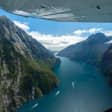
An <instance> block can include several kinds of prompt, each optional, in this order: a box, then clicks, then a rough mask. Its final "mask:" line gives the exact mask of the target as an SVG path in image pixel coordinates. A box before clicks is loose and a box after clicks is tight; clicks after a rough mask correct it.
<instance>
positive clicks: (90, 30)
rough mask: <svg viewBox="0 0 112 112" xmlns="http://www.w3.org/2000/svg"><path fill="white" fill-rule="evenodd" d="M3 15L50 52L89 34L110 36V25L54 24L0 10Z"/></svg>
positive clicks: (111, 26) (76, 41) (111, 25)
mask: <svg viewBox="0 0 112 112" xmlns="http://www.w3.org/2000/svg"><path fill="white" fill-rule="evenodd" d="M2 15H5V16H7V17H8V18H9V19H10V20H12V21H13V22H14V23H15V24H16V25H17V26H18V27H20V28H22V29H23V30H25V31H26V32H27V33H28V34H29V35H31V36H32V37H33V38H35V39H36V40H37V41H39V42H41V43H42V44H43V45H44V46H45V47H46V48H48V49H50V50H52V51H60V50H62V49H63V48H65V47H67V46H69V45H71V44H76V43H78V42H80V41H83V40H85V39H87V38H88V36H90V35H91V34H94V33H97V32H102V33H105V35H109V36H110V35H112V23H84V22H80V23H79V22H55V21H50V20H44V19H39V18H31V17H21V16H17V15H14V14H10V13H8V12H6V11H4V10H2V9H0V16H2Z"/></svg>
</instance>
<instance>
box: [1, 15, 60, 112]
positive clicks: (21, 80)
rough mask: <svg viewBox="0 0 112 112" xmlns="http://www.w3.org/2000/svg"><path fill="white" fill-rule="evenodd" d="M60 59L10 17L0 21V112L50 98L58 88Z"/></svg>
mask: <svg viewBox="0 0 112 112" xmlns="http://www.w3.org/2000/svg"><path fill="white" fill-rule="evenodd" d="M57 64H59V59H57V58H55V56H54V55H53V54H52V53H51V52H50V51H49V50H47V49H46V48H45V47H43V46H42V45H41V44H40V43H39V42H37V41H36V40H35V39H33V38H32V37H31V36H29V35H28V34H27V33H26V32H25V31H23V30H22V29H20V28H19V27H17V26H16V25H15V24H14V23H13V22H11V21H10V20H9V19H8V18H7V17H5V16H2V17H0V101H1V102H0V112H16V109H17V108H19V107H20V106H21V105H22V104H23V103H25V102H26V101H28V100H31V99H35V98H38V97H40V96H42V95H44V94H48V93H49V92H50V91H51V90H52V89H53V88H56V87H57V86H58V84H59V80H58V79H57V77H56V75H55V74H54V73H53V72H52V70H51V69H52V68H53V67H54V66H55V65H57Z"/></svg>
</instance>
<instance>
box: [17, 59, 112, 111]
mask: <svg viewBox="0 0 112 112" xmlns="http://www.w3.org/2000/svg"><path fill="white" fill-rule="evenodd" d="M60 59H61V65H60V66H59V67H57V68H55V70H54V71H55V73H56V74H57V76H58V78H59V79H60V86H59V88H57V89H55V90H53V91H52V92H51V93H50V94H49V95H47V96H44V97H42V98H41V99H40V100H38V101H36V100H35V101H31V102H28V103H26V104H25V105H24V106H23V107H22V108H21V109H20V110H19V112H104V110H105V109H108V108H110V107H112V92H111V90H110V88H109V86H108V85H107V82H106V80H105V78H104V77H103V75H102V74H101V73H100V72H99V71H98V69H96V68H95V67H94V66H92V65H89V64H85V63H80V62H73V61H70V60H69V59H67V58H62V57H61V58H60ZM35 104H38V105H37V106H36V107H35ZM32 107H35V108H32Z"/></svg>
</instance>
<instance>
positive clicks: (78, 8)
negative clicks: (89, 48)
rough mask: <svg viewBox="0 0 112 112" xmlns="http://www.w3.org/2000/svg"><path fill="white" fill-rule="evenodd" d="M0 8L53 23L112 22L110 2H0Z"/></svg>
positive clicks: (63, 0)
mask: <svg viewBox="0 0 112 112" xmlns="http://www.w3.org/2000/svg"><path fill="white" fill-rule="evenodd" d="M0 8H2V9H4V10H6V11H8V12H11V13H14V14H18V15H22V16H25V17H29V16H30V17H37V18H43V19H48V20H55V21H74V22H112V0H0Z"/></svg>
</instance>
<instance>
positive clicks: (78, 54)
mask: <svg viewBox="0 0 112 112" xmlns="http://www.w3.org/2000/svg"><path fill="white" fill-rule="evenodd" d="M111 39H112V37H107V36H105V35H104V34H103V33H96V34H93V35H91V36H89V37H88V39H86V40H84V41H82V42H79V43H77V44H73V45H71V46H69V47H67V48H65V49H63V50H62V51H60V52H59V54H58V55H60V56H64V57H68V58H70V59H72V60H75V61H84V62H86V63H90V64H95V65H97V64H98V63H99V62H100V61H101V59H102V55H103V53H104V52H105V51H106V50H107V49H108V47H109V46H110V44H108V42H109V41H110V40H111Z"/></svg>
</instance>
